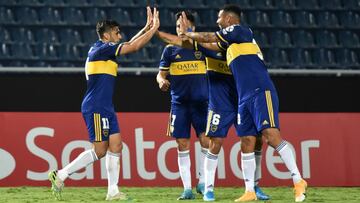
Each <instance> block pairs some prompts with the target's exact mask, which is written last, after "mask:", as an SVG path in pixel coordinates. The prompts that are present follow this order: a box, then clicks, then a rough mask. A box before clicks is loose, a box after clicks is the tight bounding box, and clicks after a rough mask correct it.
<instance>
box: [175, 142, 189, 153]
mask: <svg viewBox="0 0 360 203" xmlns="http://www.w3.org/2000/svg"><path fill="white" fill-rule="evenodd" d="M176 143H177V144H178V149H179V151H185V150H189V149H190V140H189V139H176Z"/></svg>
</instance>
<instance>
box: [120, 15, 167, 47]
mask: <svg viewBox="0 0 360 203" xmlns="http://www.w3.org/2000/svg"><path fill="white" fill-rule="evenodd" d="M159 26H160V20H159V11H157V9H156V8H154V11H153V18H152V25H151V28H150V29H149V30H148V31H146V32H145V33H144V34H142V35H141V36H139V37H137V38H136V39H134V40H133V41H129V42H127V43H124V45H123V46H122V48H121V51H120V54H128V53H132V52H135V51H137V50H139V49H140V48H142V47H144V46H145V45H146V43H148V42H149V41H150V39H151V37H152V36H154V34H155V33H156V31H157V30H158V28H159Z"/></svg>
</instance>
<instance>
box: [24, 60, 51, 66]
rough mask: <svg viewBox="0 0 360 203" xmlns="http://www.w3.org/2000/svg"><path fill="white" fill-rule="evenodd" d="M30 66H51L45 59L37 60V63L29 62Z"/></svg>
mask: <svg viewBox="0 0 360 203" xmlns="http://www.w3.org/2000/svg"><path fill="white" fill-rule="evenodd" d="M29 66H30V67H51V65H50V63H48V62H45V61H36V62H35V63H31V64H29Z"/></svg>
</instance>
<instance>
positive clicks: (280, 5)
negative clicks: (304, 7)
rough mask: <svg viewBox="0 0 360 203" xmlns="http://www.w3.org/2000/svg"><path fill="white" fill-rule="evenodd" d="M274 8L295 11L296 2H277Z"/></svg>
mask: <svg viewBox="0 0 360 203" xmlns="http://www.w3.org/2000/svg"><path fill="white" fill-rule="evenodd" d="M274 6H275V7H276V8H279V9H295V8H296V4H295V0H275V1H274Z"/></svg>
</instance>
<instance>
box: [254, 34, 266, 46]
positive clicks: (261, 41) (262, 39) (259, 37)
mask: <svg viewBox="0 0 360 203" xmlns="http://www.w3.org/2000/svg"><path fill="white" fill-rule="evenodd" d="M254 39H255V40H256V43H257V44H258V45H259V46H260V47H266V46H269V40H268V38H267V35H266V34H265V33H264V32H261V31H256V30H255V31H254Z"/></svg>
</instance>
